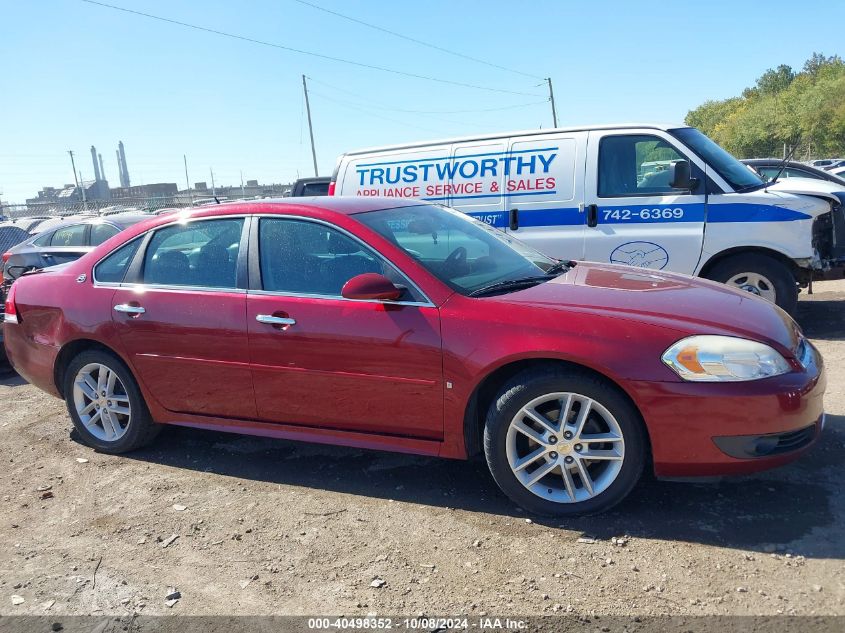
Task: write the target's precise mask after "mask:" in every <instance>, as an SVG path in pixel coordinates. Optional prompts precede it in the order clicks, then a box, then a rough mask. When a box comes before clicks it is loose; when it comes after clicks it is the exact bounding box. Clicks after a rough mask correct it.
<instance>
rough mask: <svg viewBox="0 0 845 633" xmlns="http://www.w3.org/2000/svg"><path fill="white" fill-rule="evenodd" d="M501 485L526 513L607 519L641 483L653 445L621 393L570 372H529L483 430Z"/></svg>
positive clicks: (511, 385)
mask: <svg viewBox="0 0 845 633" xmlns="http://www.w3.org/2000/svg"><path fill="white" fill-rule="evenodd" d="M484 451H485V456H486V458H487V464H488V466H489V467H490V471H491V473H492V474H493V478H494V479H495V480H496V483H497V484H498V485H499V487H500V488H501V489H502V490H503V491H504V493H505V494H506V495H508V496H509V497H510V498H511V499H512V500H513V501H515V502H516V503H518V504H519V505H520V506H522V507H523V508H525V509H526V510H528V511H530V512H533V513H536V514H541V515H549V516H575V515H583V514H594V513H597V512H603V511H605V510H607V509H609V508H611V507H612V506H614V505H616V504H617V503H619V502H620V501H621V500H622V499H624V498H625V496H626V495H627V494H628V493H629V492H630V491H631V489H632V488H633V487H634V485H635V484H636V483H637V481H638V480H639V478H640V475H641V474H642V470H643V464H644V462H645V455H646V440H645V433H644V431H643V423H642V420H641V418H640V415H639V412H638V411H637V410H636V409H635V408H634V407H633V406H632V405H631V403H630V402H629V401H628V400H627V398H625V396H624V395H623V394H622V393H621V392H620V391H619V390H618V388H617V387H615V386H614V385H612V384H611V383H610V382H608V381H605V380H603V379H601V378H598V377H596V376H593V375H591V374H588V373H586V372H582V371H579V370H570V369H546V370H528V371H525V372H522V373H520V374H519V375H517V376H515V377H514V378H513V379H512V380H511V381H510V382H508V383H507V384H506V385H504V387H503V388H502V389H501V391H500V392H499V394H498V395H497V397H496V399H495V401H494V402H493V404H492V405H491V407H490V411H489V413H488V415H487V420H486V423H485V428H484Z"/></svg>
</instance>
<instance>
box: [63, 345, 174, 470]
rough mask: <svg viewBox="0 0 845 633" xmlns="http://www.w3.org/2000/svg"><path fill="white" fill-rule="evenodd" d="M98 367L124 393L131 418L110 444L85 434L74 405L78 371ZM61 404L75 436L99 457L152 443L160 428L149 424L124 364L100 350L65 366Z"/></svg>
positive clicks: (82, 355)
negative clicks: (116, 380) (105, 370)
mask: <svg viewBox="0 0 845 633" xmlns="http://www.w3.org/2000/svg"><path fill="white" fill-rule="evenodd" d="M92 363H98V364H101V365H105V366H106V367H107V368H108V369H110V370H112V371H113V372H114V373H115V374H117V377H118V378H119V379H120V382H121V383H123V387H124V389H125V391H126V395H127V396H128V397H129V406H130V410H131V415H130V416H129V422H128V424H127V425H126V427H125V428H126V431H125V433H124V434H123V435H122V436H121V437H120V438H118V439H117V440H114V441H105V440H103V439H101V438H98V437H96V436H95V435H93V434H92V433H91V431H89V430H88V429H87V428H86V427H85V424H83V422H82V420H81V419H80V416H79V414H78V413H77V411H76V407H75V405H74V381H75V379H76V376H77V374H78V373H79V371H80V370H81V369H82V368H83V367H85V366H86V365H89V364H92ZM63 388H64V395H65V403H66V404H67V410H68V413H69V414H70V418H71V420H72V421H73V426H74V427H75V428H76V431H77V432H78V433H79V435H80V437H81V438H82V441H83V442H84V443H85V444H86V445H88V446H90V447H91V448H93V449H95V450H97V451H100V452H102V453H109V454H111V455H117V454H120V453H126V452H129V451H132V450H135V449H137V448H140V447H142V446H146V445H147V444H149V443H150V442H152V441H153V440H154V439H155V437H156V436H157V435H158V434H159V432H160V430H161V428H162V427H161V425H160V424H156V423H155V422H153V420H152V417H151V416H150V411H149V409H148V408H147V404H146V402H144V398H143V396H142V395H141V390H140V389H139V388H138V383H137V382H136V381H135V377H134V376H133V375H132V372H131V371H129V368H128V367H127V366H126V364H125V363H124V362H123V361H122V360H121V359H120V358H118V357H117V356H116V355H114V354H112V353H110V352H106V351H103V350H88V351H85V352H82V353H81V354H79V355H78V356H76V357H75V358H74V359H73V360H72V361H71V362H70V363H69V364H68V366H67V369H66V370H65V375H64V381H63Z"/></svg>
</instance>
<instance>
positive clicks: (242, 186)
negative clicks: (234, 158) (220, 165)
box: [241, 169, 246, 200]
mask: <svg viewBox="0 0 845 633" xmlns="http://www.w3.org/2000/svg"><path fill="white" fill-rule="evenodd" d="M245 199H246V194H245V193H244V170H243V169H241V200H245Z"/></svg>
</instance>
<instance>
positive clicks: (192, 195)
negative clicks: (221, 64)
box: [0, 141, 329, 217]
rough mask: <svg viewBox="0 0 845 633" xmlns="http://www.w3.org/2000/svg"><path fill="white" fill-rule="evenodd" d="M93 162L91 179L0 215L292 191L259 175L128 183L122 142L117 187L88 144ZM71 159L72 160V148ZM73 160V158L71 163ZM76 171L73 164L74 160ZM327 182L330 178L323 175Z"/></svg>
mask: <svg viewBox="0 0 845 633" xmlns="http://www.w3.org/2000/svg"><path fill="white" fill-rule="evenodd" d="M90 152H91V165H92V167H93V170H94V179H93V180H87V179H83V173H82V170H80V171H79V172H77V173H75V174H74V181H75V184H74V183H71V184H66V185H64V186H62V187H44V188H42V189H41V190H40V191H39V192H38V195H37V196H35V197H33V198H27V200H26V204H14V205H8V204H2V205H0V215H8V216H10V217H24V216H27V215H71V214H74V213H99V214H103V215H110V214H113V213H120V212H123V211H155V210H159V209H162V208H167V207H190V206H196V205H199V204H208V203H215V202H218V201H219V202H226V201H229V200H251V199H261V198H278V197H281V196H286V195H290V192H291V185H289V184H277V183H273V184H267V185H262V184H259V183H258V181H257V180H247V181H246V182H244V181H243V176H242V177H241V183H240V185H232V186H219V187H216V188H215V187H212V188H209V187H208V184H207V183H205V182H197V183H194V186H193V187H190V188H187V189H181V190H180V189H179V187H178V185H177V184H176V183H172V182H171V183H167V182H160V183H147V184H143V185H136V186H134V187H133V186H132V185H131V183H130V180H129V168H128V167H127V165H126V149H125V148H124V146H123V141H119V142H118V144H117V150H116V151H115V156H116V158H117V171H118V178H119V180H120V186H119V187H109V183H108V181H107V180H106V171H105V168H104V167H103V155H102V154H100V153H99V152H97V148H96V147H95V146H94V145H92V146H91V149H90ZM68 153H69V154H71V162H72V160H73V152H72V151H69V152H68ZM72 164H73V163H72ZM73 167H74V171H76V165H75V164H73ZM324 180H326V181H328V180H329V179H328V178H326V179H324Z"/></svg>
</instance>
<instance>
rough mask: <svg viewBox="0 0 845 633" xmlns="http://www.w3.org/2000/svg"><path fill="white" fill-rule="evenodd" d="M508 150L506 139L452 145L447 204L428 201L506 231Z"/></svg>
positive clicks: (433, 199) (434, 199) (435, 200)
mask: <svg viewBox="0 0 845 633" xmlns="http://www.w3.org/2000/svg"><path fill="white" fill-rule="evenodd" d="M507 149H508V148H507V139H499V140H496V141H487V142H468V143H457V144H455V145H454V147H453V150H452V165H451V169H452V178H451V182H450V184H451V187H450V191H449V193H450V195H449V197H448V199H446V201H443V200H438V199H436V198H429V200H431V201H432V202H441V201H443V202H444V203H447V204H449V206H451V207H452V208H454V209H457V210H458V211H463V212H464V213H466V214H468V215H471V216H473V217H474V218H476V219H478V220H481V221H482V222H486V223H487V224H490V225H492V226H495V227H497V228H500V229H503V228H505V227H506V226H507V224H508V223H507V212H506V210H505V197H504V185H505V174H504V171H505V170H504V165H505V164H506V161H505V159H506V158H507Z"/></svg>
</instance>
